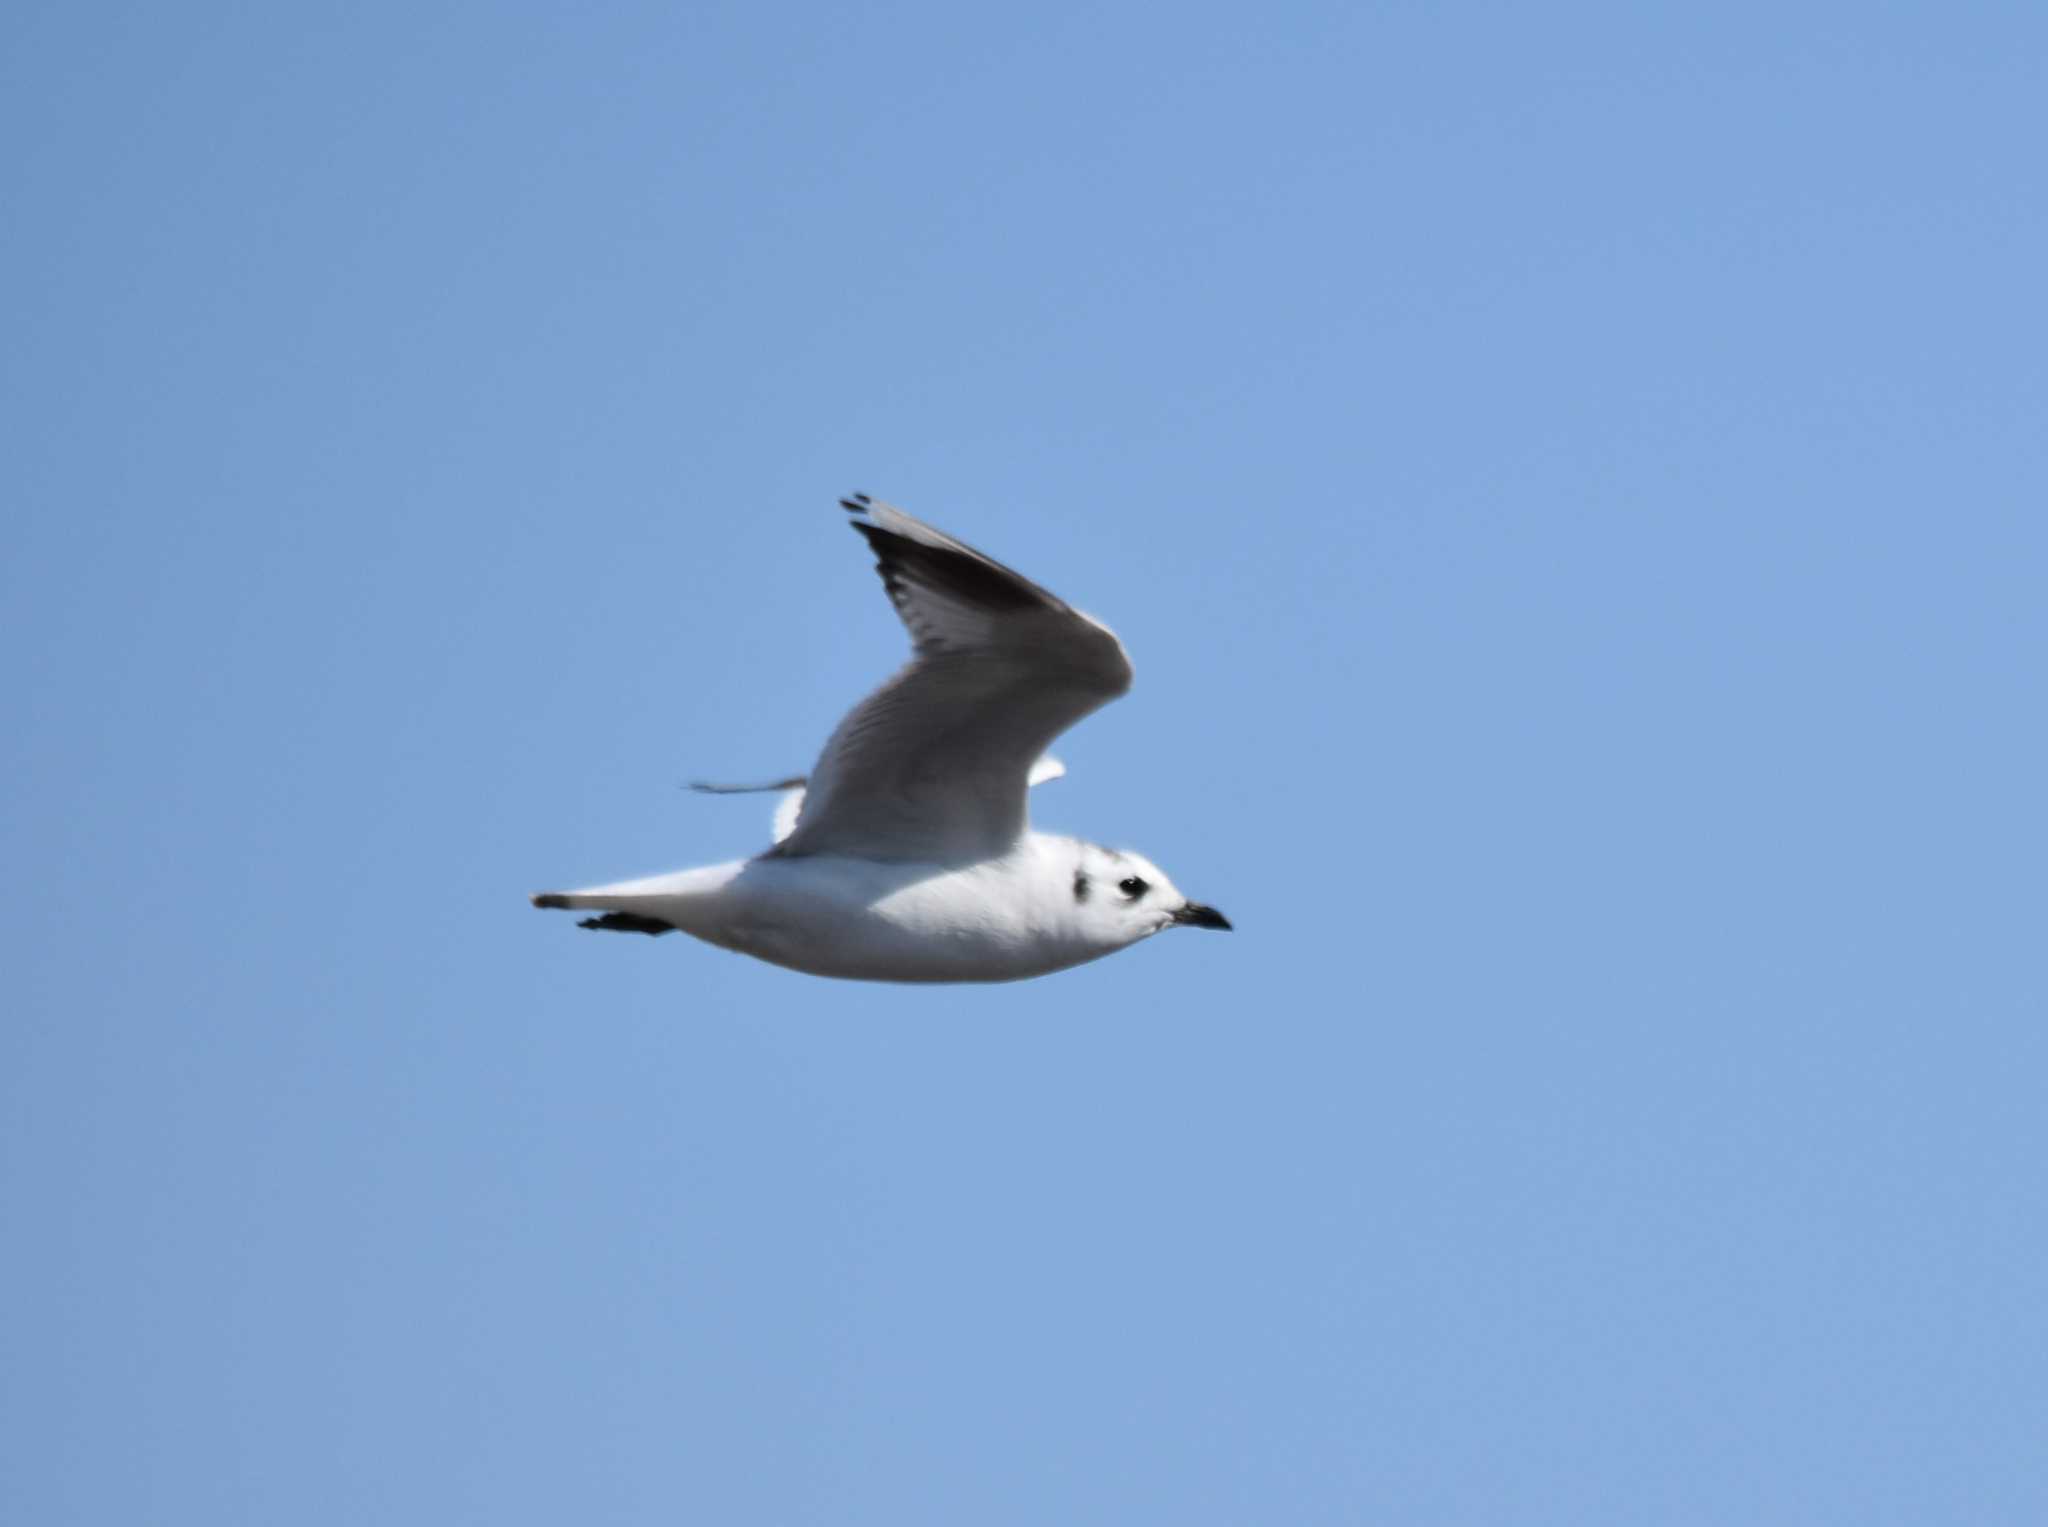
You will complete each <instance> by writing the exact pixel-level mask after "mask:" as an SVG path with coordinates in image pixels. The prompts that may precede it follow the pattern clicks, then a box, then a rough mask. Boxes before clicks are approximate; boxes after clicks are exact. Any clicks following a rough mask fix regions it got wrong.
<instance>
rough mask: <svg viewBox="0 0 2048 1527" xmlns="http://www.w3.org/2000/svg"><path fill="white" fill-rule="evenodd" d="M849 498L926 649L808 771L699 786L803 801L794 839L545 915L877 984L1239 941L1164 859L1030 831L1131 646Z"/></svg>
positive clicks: (910, 525)
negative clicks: (1037, 792)
mask: <svg viewBox="0 0 2048 1527" xmlns="http://www.w3.org/2000/svg"><path fill="white" fill-rule="evenodd" d="M840 505H841V507H842V508H844V509H846V510H847V511H849V512H850V513H851V514H852V515H853V516H854V519H853V528H854V529H855V530H857V531H859V532H860V533H861V535H863V536H864V537H866V538H867V542H868V545H869V546H871V547H872V548H873V549H874V553H875V559H876V569H877V571H879V572H880V573H881V575H882V584H883V587H884V588H886V589H887V590H888V593H889V598H890V601H891V602H892V603H893V604H894V605H895V606H896V613H897V615H898V616H900V617H901V618H902V621H903V624H904V625H905V626H906V627H908V628H909V631H910V643H911V650H912V656H911V660H910V662H909V664H908V665H906V666H905V667H904V668H903V669H902V670H900V671H899V672H898V673H897V674H896V675H895V676H894V677H893V678H891V679H890V680H889V681H888V682H887V683H885V684H883V685H882V687H881V688H880V689H877V690H876V691H875V692H874V693H873V694H871V695H869V696H868V697H867V698H866V699H865V700H863V701H861V702H860V704H858V705H856V706H855V707H854V708H853V710H852V711H851V712H850V713H848V715H847V717H846V719H845V720H843V721H841V722H840V723H839V726H838V729H837V730H836V731H834V732H833V733H832V736H831V737H830V739H829V740H827V742H826V743H825V749H824V752H822V753H821V754H820V755H819V756H818V761H817V763H816V764H815V765H814V766H813V767H812V769H811V772H810V774H809V776H808V777H807V778H803V777H800V778H792V779H787V780H782V781H779V782H777V783H776V784H774V785H762V786H743V787H734V786H704V787H700V788H707V789H714V790H730V789H734V788H742V789H763V790H773V789H783V790H785V791H787V792H788V793H787V794H786V795H785V797H784V800H783V803H782V808H781V809H780V810H779V811H778V812H777V813H776V839H777V841H776V842H775V844H774V846H773V847H771V848H769V849H768V850H767V851H766V852H764V853H761V854H757V855H756V856H755V857H753V858H751V859H742V860H736V861H734V862H732V863H730V864H716V865H707V866H705V867H703V868H701V869H688V870H677V871H674V872H672V873H670V874H666V875H654V876H650V877H648V878H646V879H642V880H625V881H620V882H618V883H616V884H613V885H601V886H592V887H590V888H589V889H587V890H581V891H549V892H545V893H543V894H541V895H538V896H535V897H534V898H533V904H534V905H535V906H537V907H556V908H567V909H572V910H577V911H591V912H596V913H598V914H600V915H598V916H596V917H590V918H585V919H584V920H583V921H582V923H581V924H580V926H581V927H585V928H596V929H601V930H605V931H609V932H621V933H652V934H660V933H669V932H673V931H675V930H678V929H680V930H681V931H682V932H684V933H688V934H690V935H692V936H693V937H696V938H700V939H702V940H704V941H705V942H706V943H709V944H716V945H718V946H720V947H721V948H725V949H732V950H736V951H737V952H739V953H741V954H748V955H752V956H754V957H755V958H756V959H761V960H766V961H768V962H769V963H770V964H774V965H784V966H787V967H789V968H790V969H792V970H800V971H806V972H808V973H810V974H812V975H819V976H836V977H841V978H844V979H848V980H856V981H1018V980H1023V979H1025V978H1027V977H1030V976H1042V975H1047V974H1049V973H1050V972H1052V971H1055V970H1064V969H1066V968H1067V967H1069V966H1072V965H1080V964H1084V963H1085V962H1087V961H1089V960H1096V959H1100V958H1102V956H1104V955H1106V954H1114V953H1116V952H1117V951H1118V950H1119V949H1125V948H1128V947H1129V946H1130V945H1132V944H1136V943H1139V942H1142V941H1143V940H1145V939H1148V938H1150V937H1151V936H1152V935H1153V934H1155V933H1160V932H1163V931H1164V930H1166V929H1168V928H1223V929H1227V928H1229V927H1230V923H1229V922H1228V920H1226V919H1225V918H1224V916H1223V914H1222V913H1220V912H1218V911H1217V910H1216V909H1215V908H1213V907H1207V906H1203V905H1201V904H1200V903H1199V902H1193V901H1190V900H1188V898H1187V897H1185V896H1183V895H1182V894H1181V893H1180V892H1179V891H1178V890H1176V889H1175V888H1174V885H1173V882H1172V881H1170V880H1168V879H1167V878H1166V876H1165V874H1164V873H1163V872H1162V871H1161V870H1160V869H1159V868H1158V866H1157V865H1155V864H1153V863H1152V862H1151V861H1150V860H1148V859H1145V858H1143V857H1141V856H1140V855H1137V854H1134V853H1126V852H1122V851H1120V850H1117V849H1112V848H1103V847H1101V846H1099V845H1097V844H1094V843H1087V842H1083V841H1081V840H1080V839H1077V838H1069V837H1062V836H1059V835H1057V834H1054V833H1044V832H1036V831H1033V830H1032V828H1031V825H1030V821H1029V812H1028V809H1027V806H1026V801H1025V795H1026V792H1027V791H1028V790H1029V789H1030V787H1031V786H1032V785H1033V784H1036V783H1038V782H1039V781H1040V780H1043V779H1050V778H1055V777H1057V776H1058V775H1060V774H1062V773H1064V772H1065V770H1064V768H1063V767H1062V766H1061V765H1060V764H1059V763H1058V762H1057V761H1056V760H1054V759H1052V758H1050V757H1047V756H1046V755H1045V749H1046V747H1047V745H1048V744H1050V743H1051V742H1052V740H1053V739H1054V738H1055V737H1057V736H1059V735H1060V733H1062V732H1064V731H1065V730H1066V729H1067V728H1068V727H1070V726H1072V725H1073V724H1074V723H1075V722H1077V721H1079V720H1080V719H1081V718H1082V717H1083V716H1086V715H1088V714H1089V713H1090V712H1091V711H1094V710H1097V709H1099V708H1100V707H1101V706H1104V705H1106V704H1108V703H1109V702H1110V701H1111V700H1114V699H1116V698H1117V696H1119V695H1121V694H1123V693H1124V692H1125V691H1126V690H1127V689H1129V688H1130V687H1131V663H1130V659H1129V658H1127V657H1126V656H1125V655H1124V649H1123V644H1122V643H1121V642H1119V641H1118V640H1117V639H1116V634H1115V633H1114V632H1113V631H1111V630H1110V629H1109V628H1108V627H1107V626H1105V625H1103V624H1102V623H1101V622H1100V621H1098V620H1095V619H1094V618H1092V617H1091V616H1087V615H1084V614H1082V613H1081V612H1080V611H1079V610H1076V609H1074V608H1073V607H1072V606H1071V605H1068V604H1066V603H1064V602H1063V601H1061V600H1060V599H1058V598H1057V597H1055V596H1054V595H1053V594H1051V593H1049V592H1047V591H1046V590H1045V589H1042V588H1040V587H1039V586H1038V585H1037V584H1035V583H1033V582H1032V581H1031V580H1030V579H1028V578H1026V577H1024V576H1023V575H1022V574H1021V573H1017V572H1013V571H1012V570H1011V569H1009V568H1007V567H1005V566H1003V565H1002V564H1001V563H1000V562H997V561H996V560H995V559H994V558H992V557H986V556H984V555H982V554H981V553H980V552H978V551H976V550H974V548H972V547H971V546H967V545H964V544H963V543H961V542H959V541H956V540H954V539H953V538H952V537H951V536H949V535H947V534H945V533H944V532H943V531H940V530H936V529H934V528H933V527H932V526H930V525H927V524H925V523H924V522H923V521H922V520H918V519H914V518H913V517H911V516H910V515H908V514H905V513H904V512H903V511H902V510H901V509H898V508H895V507H894V506H892V505H889V504H885V503H882V502H881V501H880V500H878V499H871V498H869V497H868V496H867V495H866V494H864V493H857V494H855V495H854V496H853V497H851V498H846V499H841V500H840Z"/></svg>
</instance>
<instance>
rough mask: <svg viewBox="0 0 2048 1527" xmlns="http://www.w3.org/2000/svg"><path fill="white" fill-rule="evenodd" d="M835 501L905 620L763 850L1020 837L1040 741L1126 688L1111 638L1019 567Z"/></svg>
mask: <svg viewBox="0 0 2048 1527" xmlns="http://www.w3.org/2000/svg"><path fill="white" fill-rule="evenodd" d="M840 502H841V504H842V506H843V507H844V508H846V509H848V510H850V511H851V512H852V513H853V514H855V515H856V516H858V518H856V519H855V520H854V522H853V528H854V529H856V530H858V531H859V532H860V533H861V534H862V535H863V536H865V537H866V538H867V542H868V544H869V545H870V546H871V547H873V548H874V552H875V565H876V568H877V570H878V571H879V572H880V573H881V575H882V584H883V587H885V588H886V589H887V590H888V591H889V598H890V601H891V602H892V603H894V605H895V606H896V613H897V614H898V615H899V616H901V617H902V619H903V624H904V625H905V626H906V627H908V628H909V630H910V641H911V647H912V650H913V652H914V654H915V655H914V656H913V657H912V659H911V661H910V664H909V666H908V667H906V668H904V669H902V670H901V671H900V672H899V673H897V674H896V676H895V677H894V678H892V679H890V680H889V682H888V683H886V684H884V685H883V686H882V687H881V688H880V689H878V690H876V691H875V692H874V693H873V694H871V695H869V696H868V697H867V698H866V699H865V700H863V701H861V703H860V704H859V705H857V706H855V707H854V708H853V710H852V712H851V713H849V714H848V716H847V717H846V719H845V720H844V721H842V722H840V723H839V727H838V730H836V731H835V732H833V734H832V736H831V739H830V740H829V741H828V742H826V744H825V751H824V752H823V753H822V754H820V755H819V758H818V762H817V764H816V766H815V767H813V768H812V770H811V774H810V788H809V792H808V793H807V795H806V796H805V798H804V803H803V813H802V815H801V816H800V817H799V818H798V819H797V824H796V831H794V832H793V833H791V834H790V835H789V837H788V838H787V839H785V840H784V841H783V842H782V843H781V844H780V845H779V846H778V847H777V848H776V849H775V850H774V852H776V853H778V854H786V855H803V854H847V855H851V856H853V857H856V858H863V859H892V860H929V861H936V862H941V863H957V862H962V861H971V860H975V859H983V858H989V857H992V856H994V855H997V854H1001V853H1002V852H1004V851H1005V850H1006V849H1008V848H1009V847H1010V846H1011V845H1012V844H1014V843H1015V842H1016V841H1017V840H1018V838H1019V837H1021V836H1022V835H1023V833H1024V828H1025V822H1026V809H1025V801H1024V797H1025V791H1026V789H1027V783H1026V782H1027V780H1028V778H1029V776H1030V773H1031V767H1032V765H1033V764H1034V763H1035V762H1036V761H1037V759H1038V757H1039V755H1040V754H1042V753H1043V752H1044V751H1045V749H1046V745H1047V744H1048V743H1050V742H1051V741H1052V740H1053V739H1054V738H1055V737H1057V736H1059V734H1060V733H1061V732H1064V731H1065V730H1066V729H1067V728H1068V727H1070V726H1072V725H1073V724H1074V723H1075V722H1076V721H1079V720H1080V719H1081V718H1082V717H1083V716H1085V715H1087V714H1088V713H1089V712H1090V711H1093V710H1095V709H1097V708H1098V707H1100V706H1103V705H1106V704H1108V703H1109V702H1110V701H1111V700H1114V699H1115V698H1116V697H1117V696H1118V695H1120V694H1122V693H1123V692H1124V691H1125V690H1127V689H1129V688H1130V687H1131V663H1130V659H1129V658H1127V657H1125V656H1124V649H1123V644H1122V643H1120V642H1119V641H1118V640H1117V639H1116V635H1115V633H1114V632H1112V631H1111V630H1110V629H1109V628H1108V627H1107V626H1104V625H1103V624H1101V622H1099V621H1096V620H1094V619H1091V618H1090V617H1089V616H1086V615H1083V614H1082V613H1081V612H1080V611H1079V610H1076V609H1074V608H1072V607H1071V606H1070V605H1067V604H1065V603H1064V602H1062V601H1061V600H1060V599H1058V598H1056V597H1055V596H1054V595H1052V594H1050V593H1048V592H1047V591H1046V590H1044V589H1042V588H1040V587H1039V586H1038V585H1037V584H1035V583H1033V582H1032V581H1031V580H1030V579H1028V578H1026V577H1024V576H1023V575H1022V574H1020V573H1016V572H1013V571H1011V570H1010V569H1009V568H1007V567H1004V566H1003V565H1002V564H1001V563H1000V562H997V561H995V560H994V559H993V558H990V557H985V556H983V555H982V554H981V553H980V552H978V551H976V550H974V548H972V547H971V546H965V545H963V544H961V543H960V542H958V541H956V540H954V539H953V538H952V537H951V536H949V535H946V534H945V533H944V532H942V531H938V530H934V529H933V528H932V527H931V526H929V525H927V524H925V523H924V522H923V521H921V520H917V519H913V518H912V517H911V516H909V515H907V514H905V513H904V512H903V511H902V510H901V509H897V508H894V507H892V506H890V505H888V504H884V503H881V502H879V501H877V500H874V499H870V498H868V497H867V496H866V495H864V494H857V495H855V496H854V497H853V498H850V499H842V500H841V501H840Z"/></svg>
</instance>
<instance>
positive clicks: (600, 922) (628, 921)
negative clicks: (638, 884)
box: [576, 912, 676, 938]
mask: <svg viewBox="0 0 2048 1527" xmlns="http://www.w3.org/2000/svg"><path fill="white" fill-rule="evenodd" d="M576 926H577V927H579V928H595V929H597V930H598V931H600V932H602V933H646V934H651V935H652V936H654V937H656V938H659V937H660V936H661V935H662V934H664V933H673V932H675V931H676V928H675V924H674V923H665V922H662V921H660V920H659V919H656V918H652V917H642V916H641V915H640V914H639V913H637V912H607V913H605V915H604V916H602V917H586V918H584V919H583V921H582V922H580V923H578V924H577V925H576Z"/></svg>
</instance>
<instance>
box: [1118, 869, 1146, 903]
mask: <svg viewBox="0 0 2048 1527" xmlns="http://www.w3.org/2000/svg"><path fill="white" fill-rule="evenodd" d="M1116 888H1117V889H1118V890H1119V891H1122V892H1123V893H1124V895H1126V896H1128V897H1130V898H1131V900H1132V901H1136V900H1137V899H1138V898H1139V897H1140V896H1143V895H1144V894H1145V893H1146V892H1147V891H1149V890H1151V889H1152V887H1151V886H1150V885H1148V884H1146V883H1145V882H1144V881H1142V880H1140V879H1139V878H1138V877H1137V876H1136V875H1126V876H1124V878H1123V879H1121V880H1119V881H1118V882H1117V883H1116Z"/></svg>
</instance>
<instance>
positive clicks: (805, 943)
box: [544, 832, 1173, 982]
mask: <svg viewBox="0 0 2048 1527" xmlns="http://www.w3.org/2000/svg"><path fill="white" fill-rule="evenodd" d="M1107 853H1108V851H1107V850H1104V849H1100V848H1097V847H1096V846H1095V845H1093V844H1089V843H1082V842H1080V841H1079V840H1077V839H1074V838H1067V837H1060V836H1058V835H1056V834H1052V833H1040V832H1031V833H1026V834H1025V835H1024V837H1023V838H1022V839H1020V840H1019V841H1018V842H1017V843H1016V844H1015V845H1014V846H1013V847H1012V848H1011V849H1010V851H1009V852H1008V853H1005V854H1002V855H1000V856H998V857H995V858H992V859H978V860H974V861H972V862H970V863H967V864H952V865H948V864H930V863H918V862H915V861H911V862H904V863H892V862H888V861H884V860H876V859H855V858H849V857H847V856H845V855H839V854H824V855H818V856H815V857H805V858H788V857H784V856H782V855H779V854H774V853H769V854H763V855H760V856H758V857H756V858H753V859H739V860H735V861H733V862H732V863H730V864H715V865H710V866H707V867H705V868H703V869H691V870H679V871H676V872H675V873H673V874H668V875H655V876H652V877H650V878H648V879H646V880H640V881H628V882H625V883H623V884H620V885H614V886H607V887H605V888H604V889H603V890H602V891H600V892H595V893H586V894H584V895H580V896H579V895H574V894H571V895H566V896H561V897H559V898H556V897H550V898H547V899H545V901H544V904H545V905H549V906H555V905H561V906H568V907H580V908H590V909H599V908H601V909H603V910H605V911H607V912H610V913H615V914H623V915H624V916H625V917H627V918H631V919H646V920H647V922H648V923H651V924H663V925H666V927H672V928H676V929H680V930H681V931H682V932H684V933H688V934H691V935H693V936H695V937H697V938H700V939H702V940H704V941H705V942H706V943H707V944H716V945H718V946H719V947H720V948H722V949H731V950H733V951H735V952H737V953H739V954H749V955H752V956H753V957H754V958H756V959H759V960H766V961H767V962H768V963H769V964H771V965H784V966H787V967H788V968H789V969H791V970H801V971H805V972H807V973H808V974H811V975H815V976H838V977H841V978H843V979H847V980H855V981H919V982H930V981H1017V980H1022V979H1024V978H1025V977H1027V976H1042V975H1047V974H1050V973H1051V972H1053V971H1055V970H1065V969H1066V968H1067V967H1068V966H1070V965H1080V964H1084V963H1085V962H1087V961H1089V960H1094V959H1100V958H1101V957H1102V956H1103V955H1106V954H1114V953H1115V952H1116V951H1117V950H1119V949H1122V948H1124V947H1125V945H1126V944H1127V943H1128V942H1130V940H1129V939H1128V938H1125V937H1120V936H1117V934H1118V933H1119V932H1120V931H1121V930H1115V929H1109V928H1105V927H1103V926H1100V925H1097V924H1091V922H1090V920H1089V919H1088V917H1087V916H1086V915H1085V913H1086V910H1087V904H1086V903H1085V902H1077V901H1076V900H1075V898H1074V889H1073V888H1074V884H1075V875H1076V869H1077V866H1080V865H1082V864H1084V863H1087V862H1090V861H1091V860H1093V859H1094V858H1095V857H1096V856H1106V855H1107ZM1124 863H1125V864H1126V865H1127V866H1128V867H1131V868H1135V867H1137V866H1139V865H1141V864H1142V863H1143V861H1140V860H1136V859H1134V858H1131V857H1130V856H1125V861H1124ZM1145 867H1146V868H1147V869H1149V866H1145ZM1084 873H1085V872H1084ZM1110 884H1113V882H1111V883H1108V884H1106V885H1105V892H1106V893H1107V894H1115V893H1114V891H1113V890H1110V889H1109V885H1110ZM1152 919H1153V921H1154V922H1155V926H1154V927H1153V928H1152V929H1151V930H1150V931H1153V932H1156V931H1158V930H1159V929H1161V928H1166V927H1169V926H1171V925H1172V922H1173V916H1172V914H1171V913H1169V912H1166V911H1164V910H1159V911H1156V912H1154V913H1153V914H1152ZM613 926H627V925H625V924H614V925H613ZM634 926H637V924H636V925H634ZM641 931H648V930H641Z"/></svg>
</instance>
